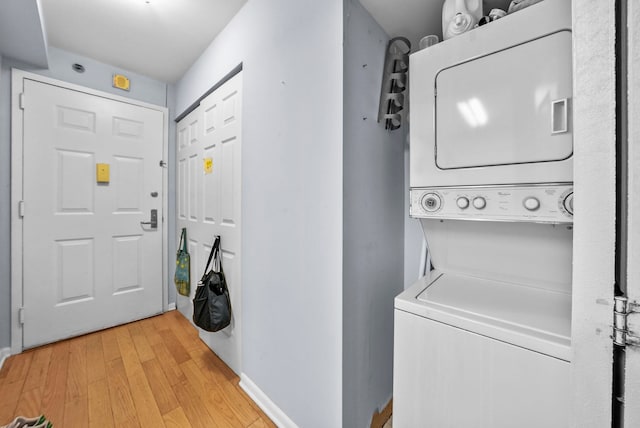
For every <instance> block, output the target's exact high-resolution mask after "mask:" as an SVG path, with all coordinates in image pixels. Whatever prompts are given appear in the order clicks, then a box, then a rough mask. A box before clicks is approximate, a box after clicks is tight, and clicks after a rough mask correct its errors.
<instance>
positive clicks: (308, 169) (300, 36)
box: [173, 0, 343, 428]
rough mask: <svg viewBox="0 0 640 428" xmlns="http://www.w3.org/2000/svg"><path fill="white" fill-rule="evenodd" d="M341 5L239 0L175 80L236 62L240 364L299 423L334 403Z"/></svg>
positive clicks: (333, 421) (329, 421)
mask: <svg viewBox="0 0 640 428" xmlns="http://www.w3.org/2000/svg"><path fill="white" fill-rule="evenodd" d="M342 14H343V10H342V1H339V0H330V1H322V2H319V1H315V0H272V1H269V2H266V1H259V0H249V1H248V3H247V4H246V5H245V6H244V8H243V9H242V10H241V11H240V12H239V13H238V15H236V17H235V18H234V19H233V20H232V21H231V23H230V24H229V25H228V26H227V27H226V28H225V30H223V31H222V33H221V34H220V35H219V36H218V37H217V38H216V39H215V40H214V41H213V42H212V44H211V45H210V46H209V47H208V48H207V50H206V51H205V52H204V53H203V55H202V56H201V57H200V58H199V59H198V60H197V61H196V63H195V64H194V65H193V66H192V68H191V69H190V70H189V71H188V72H187V73H186V74H185V76H184V77H183V78H182V79H181V80H180V81H179V82H178V83H177V85H176V90H177V92H176V97H177V110H178V111H179V112H181V111H182V110H184V109H186V108H187V107H188V106H189V105H190V104H191V103H192V102H193V101H195V100H196V99H197V98H198V97H199V96H200V95H202V94H203V93H204V92H205V91H206V90H207V89H209V88H210V87H211V86H213V85H214V84H215V83H216V82H217V81H218V80H219V79H221V78H222V77H223V76H224V75H225V74H226V73H228V72H229V71H230V70H231V69H233V68H234V67H235V66H236V65H238V64H239V63H242V64H243V90H244V98H243V119H242V120H243V131H242V132H243V142H242V145H243V148H242V150H243V151H242V174H243V176H242V195H243V203H242V219H243V220H242V221H243V231H242V254H243V262H242V280H243V285H242V288H243V298H242V305H243V314H244V318H243V332H242V336H243V341H242V352H243V358H242V371H243V372H244V374H245V375H246V376H247V377H248V378H249V379H250V380H251V381H253V382H254V383H255V384H256V385H257V386H258V387H259V388H260V389H261V390H262V391H263V392H264V393H266V395H267V396H268V397H269V398H270V399H271V401H273V402H274V403H275V404H276V405H277V406H278V407H279V408H280V409H281V410H282V411H284V413H286V414H287V415H288V417H289V418H290V419H292V420H293V421H294V422H295V423H296V424H297V425H299V426H301V427H305V428H306V427H309V428H313V427H322V428H324V427H338V426H340V424H341V413H342V409H341V403H342V397H341V390H342V384H341V380H342V340H341V334H342V333H341V332H342V330H341V329H342V287H341V284H342ZM173 150H175V149H173Z"/></svg>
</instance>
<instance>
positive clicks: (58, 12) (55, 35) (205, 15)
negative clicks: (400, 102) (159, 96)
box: [0, 0, 509, 83]
mask: <svg viewBox="0 0 640 428" xmlns="http://www.w3.org/2000/svg"><path fill="white" fill-rule="evenodd" d="M4 1H5V2H7V1H8V2H10V3H11V2H13V3H22V2H23V1H24V0H4ZM38 1H39V2H40V4H41V8H42V11H41V12H42V15H44V24H45V25H44V26H45V28H46V35H45V36H46V38H48V42H49V44H50V45H51V46H55V47H58V48H61V49H64V50H67V51H70V52H74V53H77V54H80V55H84V56H87V57H90V58H93V59H96V60H98V61H101V62H104V63H107V64H111V65H114V66H116V67H120V68H123V69H126V70H130V71H134V72H136V73H139V74H142V75H146V76H149V77H152V78H155V79H158V80H160V81H163V82H169V83H173V82H175V81H177V80H178V79H179V78H180V77H182V75H183V74H184V73H185V72H186V71H187V70H188V68H189V67H190V66H191V65H192V64H193V63H194V61H195V60H196V59H197V58H198V57H199V56H200V55H201V54H202V52H203V51H204V49H205V48H206V47H207V46H208V45H209V44H210V43H211V41H212V40H213V39H214V38H215V37H216V36H217V35H218V33H219V32H220V31H221V30H222V29H223V28H224V27H225V26H226V25H227V23H228V22H229V21H230V20H231V18H233V16H235V14H236V13H237V12H238V11H239V10H240V8H241V7H242V6H243V5H244V4H245V3H246V1H247V0H90V1H88V0H32V2H33V3H36V2H38ZM360 2H361V3H362V5H363V6H364V7H365V8H366V9H367V10H368V11H369V13H371V15H372V16H373V17H374V19H376V21H378V23H379V24H380V25H381V26H382V28H383V29H384V30H385V31H386V32H387V34H388V35H389V36H391V37H395V36H405V37H407V38H408V39H409V40H410V41H411V43H412V45H413V46H414V49H415V48H416V47H417V45H418V41H419V40H420V39H421V38H422V37H424V36H425V35H428V34H436V35H438V37H439V38H440V39H441V40H442V23H441V20H442V18H441V15H442V5H443V3H444V0H402V1H400V2H395V1H389V0H360ZM483 3H484V12H485V14H487V13H488V12H489V10H491V9H492V8H495V7H499V8H501V9H505V10H506V9H507V8H508V5H509V0H483ZM3 15H4V16H7V15H5V14H3ZM36 16H37V15H36ZM5 27H6V26H5ZM1 30H2V26H0V36H2V32H1ZM3 39H5V40H6V39H7V38H6V37H0V52H2V45H1V41H2V40H3ZM44 42H45V44H46V41H44ZM45 50H46V45H45ZM45 55H46V52H45ZM9 56H11V55H9Z"/></svg>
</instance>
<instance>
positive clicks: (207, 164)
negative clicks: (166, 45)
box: [203, 158, 213, 174]
mask: <svg viewBox="0 0 640 428" xmlns="http://www.w3.org/2000/svg"><path fill="white" fill-rule="evenodd" d="M203 160H204V173H205V174H211V173H212V172H213V159H212V158H204V159H203Z"/></svg>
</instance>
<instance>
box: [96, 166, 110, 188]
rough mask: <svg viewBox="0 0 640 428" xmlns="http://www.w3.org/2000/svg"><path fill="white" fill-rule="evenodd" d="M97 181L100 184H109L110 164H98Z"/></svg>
mask: <svg viewBox="0 0 640 428" xmlns="http://www.w3.org/2000/svg"><path fill="white" fill-rule="evenodd" d="M96 181H97V182H98V183H108V182H109V164H108V163H97V164H96Z"/></svg>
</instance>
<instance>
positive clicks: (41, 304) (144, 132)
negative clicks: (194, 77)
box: [23, 79, 164, 348]
mask: <svg viewBox="0 0 640 428" xmlns="http://www.w3.org/2000/svg"><path fill="white" fill-rule="evenodd" d="M24 97H25V98H24V99H25V108H24V124H23V127H24V136H23V153H24V161H23V171H24V190H23V192H24V194H23V198H24V205H25V215H24V221H23V233H24V242H23V257H24V259H23V260H24V262H23V264H24V267H23V271H24V274H23V278H24V279H23V283H24V289H23V290H24V291H23V293H24V308H25V309H24V311H25V317H24V318H25V323H24V331H23V334H24V336H23V337H24V345H23V346H24V347H25V348H29V347H33V346H37V345H40V344H44V343H48V342H53V341H57V340H60V339H64V338H67V337H71V336H76V335H79V334H83V333H87V332H90V331H94V330H99V329H102V328H106V327H110V326H113V325H117V324H122V323H126V322H130V321H133V320H136V319H140V318H144V317H147V316H150V315H154V314H158V313H160V312H162V287H163V285H162V284H163V281H162V245H163V243H162V194H163V192H162V168H160V166H159V164H158V162H159V161H160V159H162V153H163V136H164V134H163V133H164V130H163V127H164V117H163V113H162V112H161V111H160V110H153V109H150V108H146V107H140V106H136V105H132V104H128V103H126V102H121V101H115V100H112V99H108V98H104V97H100V96H96V95H90V94H88V93H84V92H79V91H76V90H71V89H66V88H62V87H58V86H54V85H51V84H46V83H41V82H37V81H33V80H28V79H25V80H24ZM101 163H102V164H107V165H109V167H110V177H109V179H108V182H103V183H100V182H98V180H97V174H96V167H97V164H101ZM154 195H155V196H154ZM151 210H156V212H157V218H158V225H157V227H156V228H151V227H148V226H144V225H142V224H141V222H144V221H149V219H150V212H151Z"/></svg>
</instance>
